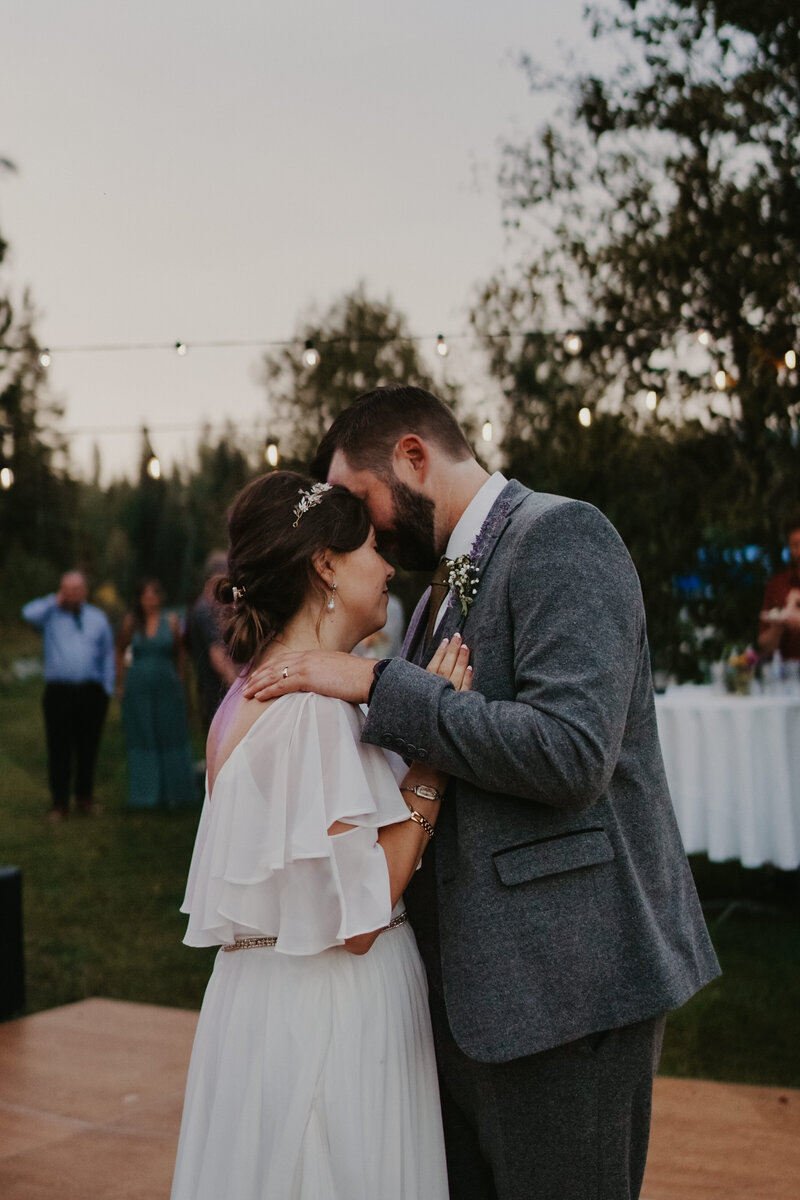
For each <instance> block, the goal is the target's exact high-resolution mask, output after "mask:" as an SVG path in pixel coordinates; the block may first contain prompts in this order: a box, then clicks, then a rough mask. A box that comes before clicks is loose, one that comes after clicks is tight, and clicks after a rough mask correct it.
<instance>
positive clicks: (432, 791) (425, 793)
mask: <svg viewBox="0 0 800 1200" xmlns="http://www.w3.org/2000/svg"><path fill="white" fill-rule="evenodd" d="M416 793H417V795H418V796H421V797H422V799H423V800H436V799H437V797H438V793H437V791H436V788H432V787H428V785H427V784H426V783H420V784H418V785H417V788H416Z"/></svg>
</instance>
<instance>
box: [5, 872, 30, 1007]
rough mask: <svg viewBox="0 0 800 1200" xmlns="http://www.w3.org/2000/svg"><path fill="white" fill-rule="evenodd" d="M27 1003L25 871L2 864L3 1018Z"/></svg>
mask: <svg viewBox="0 0 800 1200" xmlns="http://www.w3.org/2000/svg"><path fill="white" fill-rule="evenodd" d="M24 1003H25V951H24V948H23V943H22V872H21V871H20V869H19V867H0V1020H5V1018H6V1017H10V1016H12V1014H13V1013H14V1012H16V1010H17V1009H19V1008H22V1006H23V1004H24Z"/></svg>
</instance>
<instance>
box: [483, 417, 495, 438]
mask: <svg viewBox="0 0 800 1200" xmlns="http://www.w3.org/2000/svg"><path fill="white" fill-rule="evenodd" d="M493 436H494V430H493V429H492V422H491V421H484V422H483V427H482V429H481V437H482V438H483V440H484V441H485V442H490V441H491V440H492V438H493Z"/></svg>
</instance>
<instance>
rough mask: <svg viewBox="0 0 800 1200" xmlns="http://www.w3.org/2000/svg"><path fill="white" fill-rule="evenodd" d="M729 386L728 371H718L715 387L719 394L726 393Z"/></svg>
mask: <svg viewBox="0 0 800 1200" xmlns="http://www.w3.org/2000/svg"><path fill="white" fill-rule="evenodd" d="M727 386H728V373H727V371H722V370H720V371H717V373H716V374H715V376H714V387H715V388H716V389H717V391H718V392H724V391H725V388H726V387H727Z"/></svg>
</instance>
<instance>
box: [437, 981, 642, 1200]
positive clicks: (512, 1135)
mask: <svg viewBox="0 0 800 1200" xmlns="http://www.w3.org/2000/svg"><path fill="white" fill-rule="evenodd" d="M430 999H431V1016H432V1020H433V1033H434V1039H435V1041H436V1054H437V1060H438V1065H439V1086H440V1089H441V1095H442V1113H443V1116H444V1129H445V1144H446V1149H447V1170H448V1175H449V1178H450V1197H451V1200H636V1198H637V1197H638V1196H639V1192H640V1189H641V1185H642V1177H643V1175H644V1166H645V1160H646V1158H647V1143H648V1138H649V1134H650V1109H651V1100H652V1091H653V1077H654V1075H655V1072H656V1068H657V1066H658V1059H659V1056H660V1054H661V1042H662V1038H663V1033H664V1017H663V1016H659V1017H654V1018H652V1019H651V1020H648V1021H642V1022H639V1023H638V1024H636V1025H628V1026H625V1027H623V1028H622V1029H612V1030H609V1031H607V1032H604V1033H598V1034H593V1035H591V1036H589V1037H586V1038H581V1039H580V1040H578V1041H576V1042H569V1043H568V1044H567V1045H564V1046H557V1047H556V1048H555V1049H553V1050H546V1051H543V1052H542V1053H540V1054H532V1055H530V1056H529V1057H527V1058H519V1059H515V1060H513V1061H512V1062H508V1063H480V1062H475V1061H474V1060H473V1059H470V1058H467V1056H466V1055H465V1054H464V1053H463V1052H462V1051H461V1050H460V1049H459V1048H458V1046H457V1045H456V1043H455V1041H454V1040H453V1036H452V1034H451V1032H450V1028H449V1025H448V1023H447V1016H446V1014H445V1011H444V1004H443V1002H442V999H441V997H440V996H439V995H438V993H437V991H436V989H435V988H431V995H430Z"/></svg>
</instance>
